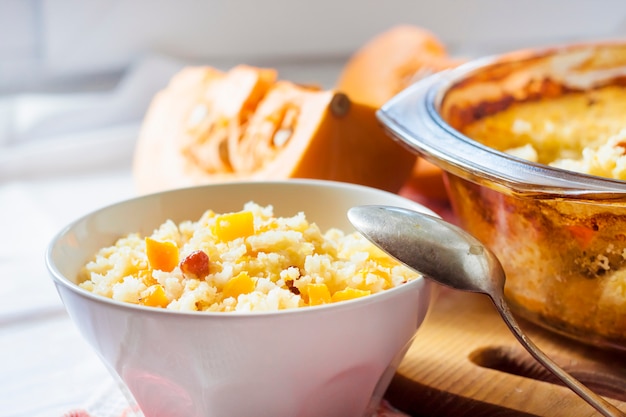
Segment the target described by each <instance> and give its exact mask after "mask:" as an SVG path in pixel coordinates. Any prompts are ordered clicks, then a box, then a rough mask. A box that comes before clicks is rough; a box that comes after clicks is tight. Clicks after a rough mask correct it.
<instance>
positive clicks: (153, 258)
mask: <svg viewBox="0 0 626 417" xmlns="http://www.w3.org/2000/svg"><path fill="white" fill-rule="evenodd" d="M145 240H146V255H147V256H148V263H149V264H150V268H152V269H158V270H161V271H165V272H171V271H172V270H173V269H174V268H176V266H177V265H178V256H179V255H178V246H176V244H175V243H174V242H168V241H165V242H162V241H160V240H156V239H152V238H151V237H146V239H145Z"/></svg>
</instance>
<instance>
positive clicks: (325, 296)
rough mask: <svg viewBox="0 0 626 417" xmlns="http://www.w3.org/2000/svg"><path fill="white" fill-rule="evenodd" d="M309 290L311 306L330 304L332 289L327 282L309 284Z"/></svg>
mask: <svg viewBox="0 0 626 417" xmlns="http://www.w3.org/2000/svg"><path fill="white" fill-rule="evenodd" d="M307 292H308V295H309V305H310V306H318V305H322V304H330V302H331V298H330V291H329V290H328V287H327V286H326V284H308V285H307Z"/></svg>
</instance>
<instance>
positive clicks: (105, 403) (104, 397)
mask: <svg viewBox="0 0 626 417" xmlns="http://www.w3.org/2000/svg"><path fill="white" fill-rule="evenodd" d="M131 403H132V400H130V401H129V399H128V398H126V397H125V396H124V394H123V393H122V391H121V390H120V389H119V388H118V387H117V386H115V385H113V384H107V385H106V386H104V387H103V389H102V390H101V391H100V392H97V393H96V395H94V396H93V398H91V399H89V400H88V401H87V402H86V403H85V405H84V407H82V408H79V409H75V410H71V411H68V412H66V413H65V414H63V416H62V417H144V415H143V413H142V412H141V410H139V408H138V407H137V406H136V405H135V406H132V405H130V404H131ZM372 417H409V416H408V415H407V414H404V413H403V412H401V411H399V410H396V409H395V408H394V407H393V406H392V405H391V404H389V403H388V402H387V401H385V400H383V401H382V402H381V404H380V407H379V409H378V411H377V413H376V415H375V416H372Z"/></svg>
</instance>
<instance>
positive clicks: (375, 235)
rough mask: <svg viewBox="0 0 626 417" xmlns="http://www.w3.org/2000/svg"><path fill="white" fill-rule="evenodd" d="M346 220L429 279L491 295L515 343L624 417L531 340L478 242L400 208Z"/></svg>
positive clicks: (374, 209) (611, 414) (354, 211)
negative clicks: (516, 316)
mask: <svg viewBox="0 0 626 417" xmlns="http://www.w3.org/2000/svg"><path fill="white" fill-rule="evenodd" d="M348 219H349V220H350V222H351V223H352V225H353V226H354V227H356V229H357V230H358V231H359V232H361V233H362V234H363V235H364V236H365V237H366V238H367V239H369V240H370V241H372V242H373V243H374V244H375V245H377V246H378V247H380V248H381V249H382V250H383V251H385V252H387V253H388V254H389V255H391V256H392V257H394V258H396V259H397V260H399V261H400V262H402V263H404V264H406V265H407V266H409V267H410V268H412V269H414V270H416V271H417V272H420V273H421V274H422V275H424V276H425V277H427V278H430V279H432V280H434V281H436V282H438V283H440V284H443V285H446V286H448V287H452V288H455V289H457V290H464V291H471V292H477V293H483V294H486V295H488V296H489V297H490V298H491V300H492V301H493V303H494V304H495V306H496V309H497V310H498V312H499V313H500V315H501V316H502V318H503V319H504V321H505V322H506V324H507V326H508V327H509V329H510V330H511V331H512V332H513V334H514V335H515V337H516V338H517V340H519V342H520V343H521V344H522V345H523V346H524V347H525V348H526V350H528V352H529V353H530V354H531V355H532V356H533V357H534V358H535V359H536V360H537V361H538V362H539V363H541V364H542V365H543V366H545V367H546V368H547V369H548V370H549V371H550V372H552V373H553V374H554V375H555V376H556V377H558V378H559V379H560V380H561V381H563V383H564V384H565V385H566V386H568V387H569V388H570V389H571V390H572V391H574V392H575V393H576V394H578V395H579V396H580V397H582V398H583V399H584V400H585V401H587V402H588V403H589V404H590V405H591V406H592V407H594V408H595V409H596V410H597V411H599V412H600V413H601V414H602V415H604V416H607V417H616V416H622V417H624V416H626V414H624V413H623V412H621V411H620V410H619V409H617V408H616V407H615V406H613V405H612V404H610V403H609V402H608V401H606V400H605V399H604V398H602V397H601V396H599V395H598V394H596V393H595V392H593V391H591V390H590V389H589V388H587V387H586V386H585V385H583V384H582V383H581V382H580V381H578V380H577V379H576V378H574V377H573V376H571V375H570V374H568V373H567V372H565V371H564V370H563V369H561V368H560V367H559V366H558V365H557V364H556V363H555V362H554V361H552V359H550V358H549V357H548V356H546V355H545V354H544V353H543V352H542V351H541V350H540V349H539V348H538V347H537V346H536V345H535V344H534V343H533V342H532V341H531V340H530V339H528V337H527V336H526V335H525V334H524V332H523V331H522V329H521V328H520V326H519V325H518V323H517V321H516V320H515V318H514V317H513V315H512V314H511V310H510V309H509V306H508V305H507V303H506V301H505V299H504V282H505V280H506V277H505V273H504V270H503V269H502V265H501V264H500V262H499V261H498V259H497V258H496V256H495V255H494V254H493V253H492V252H491V251H490V250H489V249H488V248H486V247H485V246H484V245H483V244H482V243H480V242H479V241H478V240H477V239H476V238H474V237H473V236H471V235H470V234H468V233H467V232H465V231H464V230H462V229H460V228H459V227H456V226H454V225H452V224H450V223H447V222H445V221H444V220H441V219H439V218H436V217H433V216H429V215H427V214H423V213H418V212H415V211H411V210H407V209H403V208H398V207H388V206H359V207H353V208H351V209H350V210H349V211H348Z"/></svg>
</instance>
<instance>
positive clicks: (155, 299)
mask: <svg viewBox="0 0 626 417" xmlns="http://www.w3.org/2000/svg"><path fill="white" fill-rule="evenodd" d="M168 303H169V300H168V299H167V296H166V295H165V289H164V288H163V286H162V285H161V284H155V285H151V286H149V287H148V288H146V289H145V290H143V291H142V292H141V304H143V305H145V306H150V307H167V305H168Z"/></svg>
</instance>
